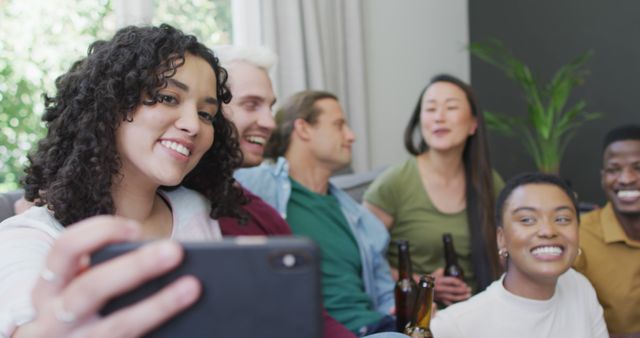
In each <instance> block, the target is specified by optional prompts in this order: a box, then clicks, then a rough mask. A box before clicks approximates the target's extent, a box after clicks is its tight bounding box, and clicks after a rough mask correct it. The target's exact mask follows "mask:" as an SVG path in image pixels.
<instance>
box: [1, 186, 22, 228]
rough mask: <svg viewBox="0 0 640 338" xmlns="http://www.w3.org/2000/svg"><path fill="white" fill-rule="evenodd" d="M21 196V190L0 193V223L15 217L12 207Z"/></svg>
mask: <svg viewBox="0 0 640 338" xmlns="http://www.w3.org/2000/svg"><path fill="white" fill-rule="evenodd" d="M23 194H24V192H23V191H22V190H14V191H8V192H4V193H0V221H3V220H4V219H6V218H9V217H11V216H13V215H15V209H14V208H13V205H14V203H15V202H16V201H17V200H18V199H19V198H20V197H22V195H23Z"/></svg>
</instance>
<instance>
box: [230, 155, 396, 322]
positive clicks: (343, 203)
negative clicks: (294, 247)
mask: <svg viewBox="0 0 640 338" xmlns="http://www.w3.org/2000/svg"><path fill="white" fill-rule="evenodd" d="M234 176H235V178H236V180H238V181H239V182H240V183H241V184H242V185H243V186H244V187H245V188H247V189H249V190H251V192H253V193H254V194H256V195H258V196H260V197H261V198H262V199H263V200H265V201H266V202H267V203H269V204H270V205H271V206H273V207H274V208H275V209H276V210H278V212H279V213H280V215H281V216H282V217H283V218H285V219H286V215H287V204H288V202H289V198H290V197H291V181H290V180H289V164H288V162H287V160H286V159H285V158H284V157H279V158H278V161H277V163H275V165H274V164H273V163H272V162H271V163H267V162H263V163H262V164H261V165H260V166H258V167H254V168H247V169H239V170H236V172H235V175H234ZM329 193H330V194H331V195H333V196H334V197H335V198H336V200H337V201H338V203H339V204H340V207H341V209H342V213H343V214H344V216H345V218H346V219H347V221H348V222H349V226H350V227H351V232H352V233H353V236H354V237H355V238H356V241H357V243H358V248H359V250H360V258H361V259H362V280H363V283H364V288H365V292H366V293H367V294H368V295H369V297H371V300H372V302H373V306H374V308H375V309H376V311H378V312H380V313H383V314H389V311H390V310H391V308H392V307H393V306H394V302H395V301H394V297H393V288H394V285H395V283H394V282H393V279H392V277H391V270H390V269H389V264H388V263H387V260H386V258H385V257H386V251H387V246H388V245H389V232H388V231H387V229H386V227H385V226H384V224H382V222H380V220H379V219H378V218H377V217H376V216H375V215H373V214H372V213H371V212H370V211H369V210H367V209H365V208H364V207H363V206H361V205H360V204H358V203H357V202H356V201H355V200H353V198H351V196H349V195H348V194H347V193H346V192H344V191H342V190H340V189H339V188H337V187H336V186H334V185H333V184H331V182H329Z"/></svg>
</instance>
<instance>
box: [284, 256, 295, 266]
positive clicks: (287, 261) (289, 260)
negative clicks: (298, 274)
mask: <svg viewBox="0 0 640 338" xmlns="http://www.w3.org/2000/svg"><path fill="white" fill-rule="evenodd" d="M282 264H283V265H284V266H286V267H287V268H291V267H293V266H294V265H296V256H294V255H293V254H290V253H289V254H285V255H284V256H282Z"/></svg>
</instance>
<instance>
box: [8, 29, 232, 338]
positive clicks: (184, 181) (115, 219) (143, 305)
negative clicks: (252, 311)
mask: <svg viewBox="0 0 640 338" xmlns="http://www.w3.org/2000/svg"><path fill="white" fill-rule="evenodd" d="M226 79H227V76H226V72H225V70H224V69H223V68H221V67H220V66H219V64H218V60H217V59H216V57H215V56H214V55H213V53H212V52H211V50H209V49H207V48H206V47H205V46H204V45H203V44H201V43H199V42H198V41H197V39H196V38H195V37H193V36H190V35H185V34H183V33H182V32H180V31H179V30H176V29H174V28H173V27H171V26H168V25H162V26H160V27H144V28H142V27H127V28H123V29H121V30H119V31H118V32H117V33H116V35H115V36H114V37H113V38H112V39H111V40H109V41H98V42H95V43H93V44H92V45H91V46H90V48H89V53H88V56H87V57H85V58H84V59H82V60H80V61H78V62H76V63H75V64H74V65H73V66H72V67H71V69H70V70H69V71H68V72H67V73H66V74H64V75H62V76H61V77H59V78H58V79H57V81H56V87H57V93H56V95H55V96H53V97H46V111H45V114H44V116H43V120H44V121H45V123H46V124H47V126H48V133H47V135H46V137H44V139H43V140H42V141H40V143H39V144H38V147H37V150H36V151H35V152H34V153H32V154H31V155H30V157H29V159H30V165H29V166H28V168H27V169H26V173H27V175H26V177H25V179H24V185H25V196H26V198H27V200H30V201H35V202H36V206H34V207H32V208H30V209H29V210H27V211H26V212H25V213H23V214H21V215H18V216H14V217H13V218H10V219H7V220H5V221H4V222H3V223H2V224H0V299H2V303H1V304H0V336H2V335H6V336H11V337H43V336H46V337H76V336H83V337H103V336H109V337H133V336H139V335H141V334H143V333H144V332H146V331H148V330H149V329H151V328H153V327H154V326H157V325H158V324H159V323H161V322H162V321H164V320H166V319H167V318H169V317H171V316H173V315H174V314H176V313H177V312H179V311H180V310H182V309H184V308H186V307H187V306H189V305H191V304H192V303H193V302H194V301H195V300H196V299H197V298H198V297H199V294H200V286H199V284H198V282H197V281H196V280H195V278H193V277H189V276H187V277H183V278H181V279H179V280H177V281H176V282H175V283H173V284H171V285H169V286H167V287H166V288H165V289H163V290H162V291H161V292H159V293H158V294H156V295H153V296H151V297H149V298H147V299H145V300H143V301H141V302H139V303H137V304H135V305H133V306H131V307H129V308H126V309H124V310H122V311H120V312H117V313H115V314H112V315H110V316H106V317H100V316H97V315H96V311H97V310H98V309H99V308H100V307H101V306H102V304H104V303H105V302H106V300H108V299H109V298H111V297H113V296H114V295H117V294H120V293H122V292H123V291H125V290H128V289H131V288H133V287H134V286H136V285H138V284H140V283H142V282H144V281H145V280H148V279H150V278H152V277H153V276H157V275H159V274H162V273H163V272H166V271H168V270H170V269H171V268H173V267H175V266H176V265H177V264H178V263H179V261H180V260H181V257H182V250H181V248H180V246H179V245H178V244H176V243H175V242H171V241H168V240H164V241H154V242H152V243H151V244H147V245H145V246H143V247H142V248H141V249H139V250H136V251H134V252H131V253H129V254H126V255H124V256H121V257H120V258H117V259H114V260H111V261H108V262H106V263H103V264H101V265H99V266H97V267H95V268H89V267H88V264H87V257H88V255H89V254H90V253H91V252H93V251H95V250H96V249H98V248H100V247H102V246H104V245H106V244H108V243H113V242H117V241H125V240H141V239H144V240H148V239H158V238H172V239H178V240H194V239H198V240H202V239H204V240H213V239H218V238H220V237H221V235H220V230H219V227H218V222H217V220H216V219H217V218H218V217H219V216H234V217H240V216H241V211H240V209H239V207H240V203H241V202H242V199H243V197H242V196H243V195H242V193H241V191H240V190H239V188H237V187H236V186H234V184H233V178H232V173H233V169H234V168H235V167H237V166H238V165H239V164H240V163H241V158H242V155H241V153H240V151H239V147H238V142H237V137H236V135H235V129H234V127H233V126H232V124H231V123H230V122H229V121H228V120H226V119H225V118H224V117H223V115H222V113H221V108H220V107H221V104H222V103H227V102H229V100H230V98H231V95H230V93H229V91H228V90H227V87H226V85H225V82H226ZM98 215H103V216H98ZM105 215H107V216H105ZM94 216H98V217H94Z"/></svg>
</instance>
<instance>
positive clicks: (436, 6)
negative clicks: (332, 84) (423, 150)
mask: <svg viewBox="0 0 640 338" xmlns="http://www.w3.org/2000/svg"><path fill="white" fill-rule="evenodd" d="M363 3H364V7H363V11H364V35H365V58H366V61H365V62H366V72H367V74H366V76H367V80H366V81H367V84H366V86H367V91H368V102H367V103H368V107H369V126H368V131H369V140H368V141H369V144H370V148H369V149H370V159H371V167H372V168H376V167H378V166H381V165H389V164H395V163H399V162H401V161H402V160H404V159H405V158H407V157H408V154H407V152H406V151H405V150H404V146H403V132H404V127H405V125H406V123H407V121H408V120H409V116H410V115H411V112H412V111H413V108H414V106H415V104H416V101H417V99H418V95H419V93H420V91H421V90H422V88H424V86H425V85H426V84H427V82H428V81H429V79H430V78H431V77H432V76H433V75H435V74H438V73H450V74H452V75H455V76H458V77H460V78H461V79H462V80H465V81H469V78H470V65H469V62H470V61H469V54H468V53H467V52H466V50H465V47H466V45H467V44H468V43H469V33H468V32H469V21H468V6H467V1H466V0H365V1H363ZM365 141H366V140H362V139H359V140H357V142H365Z"/></svg>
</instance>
